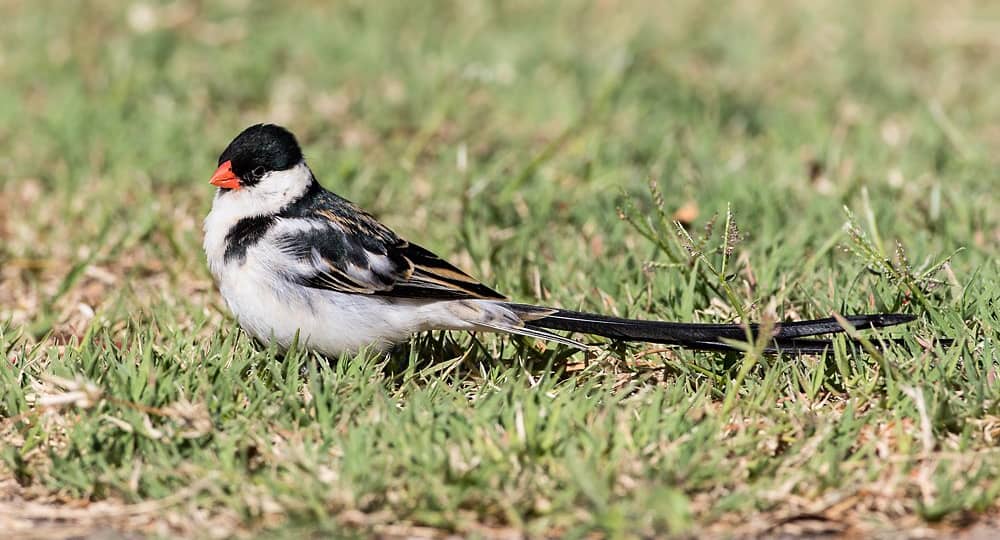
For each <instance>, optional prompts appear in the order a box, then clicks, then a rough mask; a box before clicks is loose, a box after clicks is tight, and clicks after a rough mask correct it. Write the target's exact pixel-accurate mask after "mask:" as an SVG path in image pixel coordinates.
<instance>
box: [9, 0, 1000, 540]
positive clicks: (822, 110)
mask: <svg viewBox="0 0 1000 540" xmlns="http://www.w3.org/2000/svg"><path fill="white" fill-rule="evenodd" d="M0 17H2V18H3V21H4V23H3V32H0V82H2V84H0V148H2V151H0V164H2V167H0V171H2V173H0V358H3V359H5V361H4V362H2V363H0V388H2V395H0V440H2V441H3V444H2V445H0V527H2V529H3V530H4V531H5V534H10V535H16V536H23V537H44V538H53V537H89V538H143V537H171V538H176V537H192V538H194V537H197V538H202V537H232V536H238V537H248V536H258V535H267V536H279V537H298V536H369V535H375V536H381V537H387V538H391V537H413V536H430V537H439V536H448V535H454V536H472V537H483V538H516V537H522V536H529V537H545V536H549V537H562V536H571V537H581V536H585V537H615V538H620V537H652V536H663V535H673V536H681V537H685V536H691V537H695V536H697V537H743V536H784V537H795V536H810V535H816V534H828V535H832V536H846V537H867V536H872V535H881V536H893V537H896V536H902V537H927V536H935V535H952V534H965V535H967V536H968V537H970V538H974V537H986V536H989V535H990V534H992V532H993V531H994V530H995V529H994V527H995V523H996V521H995V520H996V517H995V516H996V515H997V510H998V494H1000V449H998V444H997V441H998V439H1000V410H998V409H1000V402H998V397H1000V382H998V381H997V366H998V360H1000V358H998V356H1000V353H998V346H997V338H998V336H1000V329H998V328H1000V326H998V322H1000V321H998V315H997V312H998V309H997V306H998V302H1000V277H998V276H1000V271H998V270H1000V262H998V260H1000V257H998V252H1000V211H998V209H1000V204H998V203H1000V201H998V196H997V192H998V189H997V186H998V185H1000V172H998V171H1000V158H998V156H1000V152H998V151H997V150H998V148H1000V127H998V126H1000V124H998V123H997V121H996V120H997V118H998V117H1000V93H998V92H997V87H998V83H1000V4H997V3H996V2H989V1H985V0H984V1H982V2H973V1H964V2H947V3H933V2H909V1H906V0H886V1H883V2H879V3H877V4H875V5H872V4H871V3H869V2H862V1H860V0H849V1H846V2H845V1H838V0H822V1H813V2H804V1H793V0H781V1H777V2H775V1H771V0H740V1H735V2H702V1H696V0H682V1H678V2H670V3H664V2H652V1H650V2H641V1H640V2H619V1H615V0H594V1H591V2H582V1H574V2H561V3H554V2H553V3H538V2H529V1H524V2H521V1H513V2H479V1H471V2H421V3H412V2H380V3H368V2H336V3H325V2H298V3H294V4H292V5H283V4H282V5H279V4H277V3H275V4H273V5H271V4H265V3H259V2H252V1H249V0H229V1H224V2H217V3H213V2H198V1H189V0H174V1H172V2H151V3H132V4H128V3H125V2H115V1H110V0H103V1H102V0H98V1H94V2H87V3H64V2H44V1H43V2H4V3H0ZM261 121H271V122H278V123H281V124H284V125H286V126H288V127H289V128H291V129H292V130H294V131H295V132H296V133H298V134H299V136H300V139H301V140H302V142H303V144H304V149H305V152H306V156H307V158H308V159H309V162H310V164H311V166H312V167H313V169H314V171H315V172H316V174H317V175H318V177H319V178H320V179H321V180H322V182H323V183H324V185H325V186H326V187H328V188H330V189H332V190H334V191H336V192H338V193H340V194H342V195H344V196H346V197H348V198H350V199H352V200H354V201H355V202H357V203H359V204H360V205H362V206H363V207H365V208H367V209H369V210H370V211H372V212H373V213H375V214H376V215H378V216H379V217H380V218H382V219H383V220H384V221H385V222H387V223H388V224H389V225H390V226H392V227H393V228H395V229H396V230H397V231H398V232H399V233H400V234H401V235H403V236H405V237H407V238H410V239H411V240H414V241H418V242H419V243H421V244H422V245H425V246H426V247H428V248H431V249H432V250H434V251H436V252H438V253H440V254H442V255H444V256H446V257H448V258H449V259H451V260H453V261H455V262H456V264H458V265H459V266H461V267H463V268H464V269H466V270H467V271H469V272H470V273H473V274H474V275H476V276H478V277H480V278H481V279H482V280H483V281H484V282H485V283H487V284H489V285H491V286H495V288H497V289H498V290H501V291H504V292H505V293H507V294H509V295H510V296H511V297H512V298H514V299H517V300H519V301H524V302H535V303H542V304H547V305H556V306H563V307H568V308H574V309H583V310H590V311H598V312H603V313H614V314H619V315H625V316H635V317H645V318H656V319H667V320H689V321H703V322H728V321H743V320H762V321H771V322H773V321H780V320H796V319H802V318H810V317H822V316H828V315H830V314H831V313H838V314H853V313H864V312H874V311H890V312H903V313H911V314H914V315H917V316H918V320H917V321H915V322H914V323H912V324H911V325H909V326H908V327H906V328H903V329H899V330H894V331H891V332H885V333H882V334H876V335H874V336H873V337H872V339H873V340H876V341H877V340H878V338H879V337H901V338H905V339H904V343H902V344H900V345H892V346H889V347H888V349H887V350H886V351H884V352H883V353H877V351H876V353H874V354H848V353H847V351H846V349H845V348H844V347H843V346H842V345H843V343H842V342H838V347H837V348H836V350H835V354H833V355H832V356H830V357H829V358H820V357H805V358H774V357H766V356H761V355H758V354H757V353H756V352H755V349H754V348H753V347H750V348H748V351H747V352H746V353H745V354H730V355H722V354H710V353H691V352H684V351H676V350H669V349H664V348H662V347H655V346H643V345H630V346H625V345H622V344H615V343H608V344H603V345H602V346H601V347H600V348H599V350H598V351H597V352H595V353H592V354H586V355H585V354H583V353H580V352H576V351H574V350H568V349H566V348H564V347H561V346H552V345H547V344H544V343H540V342H535V341H533V340H521V339H512V338H504V337H496V336H489V335H474V336H472V335H467V334H431V335H426V336H420V337H418V338H417V339H415V340H414V341H413V342H412V343H410V344H409V345H407V346H406V347H404V348H402V349H400V350H398V351H395V353H394V354H393V355H392V356H391V357H389V358H385V357H382V356H379V355H375V354H370V353H365V354H361V355H359V356H357V357H344V358H339V359H324V358H318V357H314V356H311V355H309V354H308V353H305V352H303V351H296V350H293V351H290V352H289V353H288V354H286V355H284V356H282V355H279V354H277V352H276V351H274V350H268V349H266V348H262V347H259V346H257V345H255V344H254V343H253V342H252V341H250V340H249V339H247V337H246V336H245V335H243V334H242V333H241V332H240V331H239V329H238V327H237V325H236V324H235V322H234V321H233V319H232V318H231V317H230V316H229V315H228V313H227V312H226V310H225V306H224V304H223V303H222V301H221V299H220V297H219V295H218V293H217V292H216V290H215V289H214V286H213V283H212V281H211V277H210V276H209V274H208V272H207V269H206V265H205V261H204V256H203V253H202V251H201V220H202V219H203V217H204V216H205V214H206V213H207V211H208V208H209V206H210V204H211V198H212V195H213V190H212V188H211V186H209V185H208V178H209V176H210V175H211V174H212V172H213V171H214V169H215V166H216V158H217V156H218V153H219V152H220V151H221V150H222V149H223V148H224V147H225V145H226V143H228V141H229V140H230V139H231V138H232V137H233V136H234V135H235V134H237V133H238V132H239V131H240V130H242V129H243V128H244V127H246V126H247V125H249V124H251V123H255V122H261ZM330 326H331V332H336V331H338V329H337V324H336V321H331V322H330ZM942 336H943V337H948V338H951V339H953V340H954V343H953V345H952V346H951V347H950V348H947V349H944V348H943V347H941V345H940V344H939V343H938V342H936V341H935V338H936V337H942Z"/></svg>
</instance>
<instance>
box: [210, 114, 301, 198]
mask: <svg viewBox="0 0 1000 540" xmlns="http://www.w3.org/2000/svg"><path fill="white" fill-rule="evenodd" d="M227 161H228V162H230V164H231V165H232V170H233V174H235V175H236V176H237V177H239V179H240V183H241V184H242V185H243V186H252V185H254V184H256V183H257V182H259V181H260V179H261V177H263V176H264V175H265V174H267V173H269V172H271V171H284V170H287V169H290V168H292V167H294V166H296V165H298V164H299V163H300V162H302V149H301V148H300V147H299V143H298V141H296V140H295V135H292V133H291V132H290V131H288V130H287V129H285V128H283V127H281V126H276V125H274V124H256V125H253V126H250V127H248V128H246V129H245V130H243V132H242V133H240V134H239V135H237V136H236V138H235V139H233V141H232V142H230V143H229V146H227V147H226V149H225V150H223V151H222V154H221V155H219V165H222V164H223V163H225V162H227Z"/></svg>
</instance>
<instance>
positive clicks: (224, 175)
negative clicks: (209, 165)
mask: <svg viewBox="0 0 1000 540" xmlns="http://www.w3.org/2000/svg"><path fill="white" fill-rule="evenodd" d="M209 182H210V183H211V184H212V185H213V186H218V187H220V188H225V189H240V186H241V184H240V178H239V177H238V176H236V175H235V174H233V163H232V162H231V161H227V162H225V163H223V164H222V165H219V168H218V169H215V174H213V175H212V179H211V180H209Z"/></svg>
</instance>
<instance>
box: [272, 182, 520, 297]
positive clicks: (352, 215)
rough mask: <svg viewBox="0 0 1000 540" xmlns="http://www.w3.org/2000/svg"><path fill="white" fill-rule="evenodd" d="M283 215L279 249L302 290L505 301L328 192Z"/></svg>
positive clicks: (487, 288) (461, 272)
mask: <svg viewBox="0 0 1000 540" xmlns="http://www.w3.org/2000/svg"><path fill="white" fill-rule="evenodd" d="M311 203H312V204H310V205H309V206H308V207H293V208H290V209H287V210H286V211H285V212H283V215H282V216H281V223H280V224H279V227H278V228H277V236H276V243H277V246H278V248H279V249H280V250H281V251H282V252H283V253H284V254H285V255H286V256H289V257H291V258H293V259H294V260H295V261H296V262H297V263H298V264H297V265H296V275H294V276H293V279H295V280H296V281H298V282H299V283H300V284H302V285H304V286H307V287H312V288H316V289H326V290H331V291H337V292H343V293H351V294H371V295H380V296H393V297H405V298H426V299H433V300H460V299H490V300H504V299H505V297H504V296H503V295H501V294H500V293H498V292H496V291H494V290H493V289H491V288H489V287H487V286H485V285H483V284H482V283H480V282H479V281H477V280H476V279H474V278H472V277H471V276H469V275H468V274H466V273H465V272H463V271H461V270H459V269H458V268H456V267H455V266H454V265H452V264H450V263H448V262H447V261H445V260H443V259H441V258H440V257H438V256H437V255H435V254H434V253H432V252H430V251H428V250H427V249H424V248H422V247H420V246H418V245H416V244H411V243H409V242H407V241H406V240H404V239H402V238H400V237H399V236H397V235H396V234H395V233H394V232H393V231H392V230H390V229H389V228H388V227H386V226H385V225H382V224H381V223H379V222H378V221H377V220H376V219H375V218H374V217H372V216H371V215H369V214H367V213H365V212H364V211H362V210H360V209H359V208H357V207H355V206H354V205H353V204H352V203H349V202H347V201H345V200H344V199H341V198H339V197H337V196H336V195H333V194H330V193H328V192H326V193H322V194H321V195H319V196H317V197H314V198H313V200H312V201H311Z"/></svg>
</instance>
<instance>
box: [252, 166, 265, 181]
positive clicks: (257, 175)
mask: <svg viewBox="0 0 1000 540" xmlns="http://www.w3.org/2000/svg"><path fill="white" fill-rule="evenodd" d="M250 174H252V175H253V177H254V178H260V177H261V176H264V167H261V166H259V165H258V166H257V168H255V169H254V170H253V171H250Z"/></svg>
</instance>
